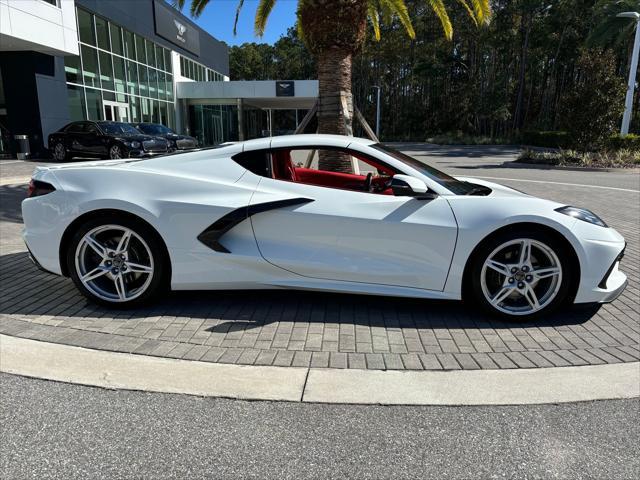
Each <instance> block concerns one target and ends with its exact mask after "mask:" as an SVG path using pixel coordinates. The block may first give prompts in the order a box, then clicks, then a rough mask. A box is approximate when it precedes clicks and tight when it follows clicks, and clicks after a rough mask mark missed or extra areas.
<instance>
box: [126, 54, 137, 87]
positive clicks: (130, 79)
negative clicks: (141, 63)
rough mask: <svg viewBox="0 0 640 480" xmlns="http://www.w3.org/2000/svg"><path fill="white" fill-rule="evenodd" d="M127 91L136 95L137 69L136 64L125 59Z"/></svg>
mask: <svg viewBox="0 0 640 480" xmlns="http://www.w3.org/2000/svg"><path fill="white" fill-rule="evenodd" d="M127 92H129V94H130V95H138V69H137V68H136V64H135V63H133V62H130V61H129V60H127Z"/></svg>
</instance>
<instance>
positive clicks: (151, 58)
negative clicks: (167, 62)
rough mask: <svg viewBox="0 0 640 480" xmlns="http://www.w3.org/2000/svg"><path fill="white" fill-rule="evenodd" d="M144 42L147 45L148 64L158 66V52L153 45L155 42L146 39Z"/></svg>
mask: <svg viewBox="0 0 640 480" xmlns="http://www.w3.org/2000/svg"><path fill="white" fill-rule="evenodd" d="M144 43H145V45H146V46H147V65H149V66H151V67H155V66H156V54H155V49H154V47H153V43H152V42H150V41H149V40H145V41H144Z"/></svg>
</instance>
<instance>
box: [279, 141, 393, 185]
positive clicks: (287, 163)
mask: <svg viewBox="0 0 640 480" xmlns="http://www.w3.org/2000/svg"><path fill="white" fill-rule="evenodd" d="M272 159H273V178H276V179H278V180H286V181H290V182H299V183H306V184H309V185H317V186H319V187H332V188H341V189H345V190H355V191H363V189H364V183H365V180H366V178H367V177H366V175H356V174H353V173H341V172H330V171H327V170H315V169H312V168H303V167H294V166H293V162H292V160H291V152H290V151H289V150H278V151H275V152H273V156H272ZM360 160H362V161H363V162H365V163H367V164H369V165H371V166H373V167H374V168H377V169H378V170H380V171H381V172H382V173H383V174H384V175H388V176H392V175H393V174H394V172H392V171H387V170H388V168H386V167H384V166H382V165H376V164H375V163H374V162H372V161H371V160H369V159H368V158H361V159H360ZM386 181H387V178H386V177H374V179H373V182H372V183H373V184H375V185H380V186H382V185H384V183H385V182H386ZM378 193H381V194H384V195H393V192H392V191H391V189H390V188H389V189H386V190H384V191H382V192H378Z"/></svg>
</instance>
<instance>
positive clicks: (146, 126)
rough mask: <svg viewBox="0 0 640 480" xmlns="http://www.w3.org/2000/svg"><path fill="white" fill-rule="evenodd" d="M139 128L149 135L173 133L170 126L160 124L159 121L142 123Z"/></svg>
mask: <svg viewBox="0 0 640 480" xmlns="http://www.w3.org/2000/svg"><path fill="white" fill-rule="evenodd" d="M138 129H139V130H141V131H143V132H144V133H146V134H148V135H166V134H167V133H173V130H171V129H170V128H168V127H165V126H164V125H158V124H157V123H141V124H140V125H138Z"/></svg>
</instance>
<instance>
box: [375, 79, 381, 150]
mask: <svg viewBox="0 0 640 480" xmlns="http://www.w3.org/2000/svg"><path fill="white" fill-rule="evenodd" d="M373 88H375V89H376V90H377V92H376V137H378V139H380V87H379V86H378V85H374V86H373Z"/></svg>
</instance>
